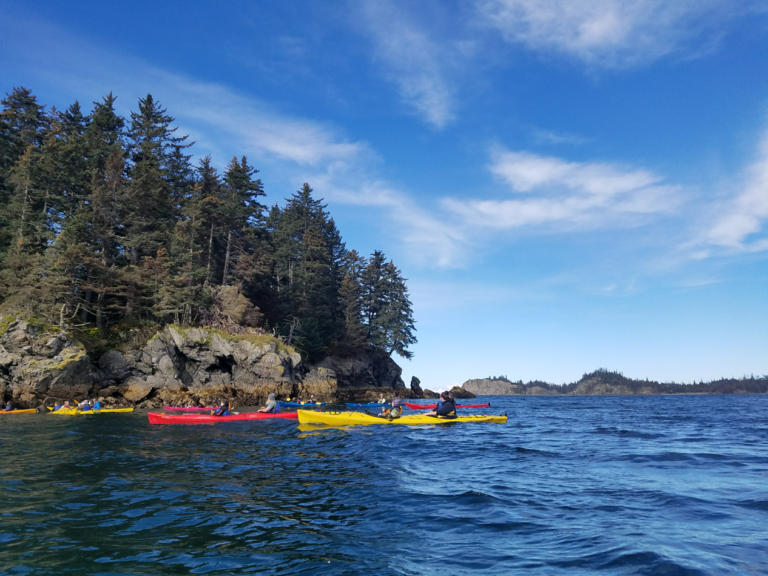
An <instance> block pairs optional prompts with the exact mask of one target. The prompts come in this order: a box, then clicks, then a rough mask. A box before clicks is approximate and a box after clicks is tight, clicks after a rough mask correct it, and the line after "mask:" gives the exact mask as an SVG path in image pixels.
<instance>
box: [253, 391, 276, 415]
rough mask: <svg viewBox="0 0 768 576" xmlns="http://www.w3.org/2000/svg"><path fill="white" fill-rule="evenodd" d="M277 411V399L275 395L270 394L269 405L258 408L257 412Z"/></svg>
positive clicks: (272, 412) (268, 397) (271, 412)
mask: <svg viewBox="0 0 768 576" xmlns="http://www.w3.org/2000/svg"><path fill="white" fill-rule="evenodd" d="M276 411H277V401H275V395H274V394H270V395H269V396H267V405H266V406H262V407H261V408H259V409H258V410H257V412H269V413H270V414H274V413H275V412H276Z"/></svg>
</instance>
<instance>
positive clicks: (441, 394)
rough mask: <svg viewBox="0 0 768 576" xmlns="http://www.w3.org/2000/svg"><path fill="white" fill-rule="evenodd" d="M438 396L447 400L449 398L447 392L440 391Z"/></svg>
mask: <svg viewBox="0 0 768 576" xmlns="http://www.w3.org/2000/svg"><path fill="white" fill-rule="evenodd" d="M440 398H442V399H443V400H449V399H450V398H451V395H450V394H449V393H448V392H440Z"/></svg>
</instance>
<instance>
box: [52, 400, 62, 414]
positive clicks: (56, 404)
mask: <svg viewBox="0 0 768 576" xmlns="http://www.w3.org/2000/svg"><path fill="white" fill-rule="evenodd" d="M56 410H61V404H59V403H58V402H54V403H53V412H56Z"/></svg>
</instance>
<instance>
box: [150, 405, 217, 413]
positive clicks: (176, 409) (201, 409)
mask: <svg viewBox="0 0 768 576" xmlns="http://www.w3.org/2000/svg"><path fill="white" fill-rule="evenodd" d="M216 408H217V407H216V406H213V407H208V408H206V407H205V406H193V407H189V408H185V407H181V406H163V410H170V411H172V412H206V411H208V410H216Z"/></svg>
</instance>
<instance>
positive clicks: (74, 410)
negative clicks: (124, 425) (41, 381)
mask: <svg viewBox="0 0 768 576" xmlns="http://www.w3.org/2000/svg"><path fill="white" fill-rule="evenodd" d="M48 410H53V408H51V407H50V406H49V407H48ZM106 412H133V408H102V409H101V410H86V411H85V412H83V411H82V410H80V409H79V408H70V409H69V410H64V409H63V408H60V409H59V410H56V411H55V412H51V414H64V415H65V416H88V415H89V414H104V413H106Z"/></svg>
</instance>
